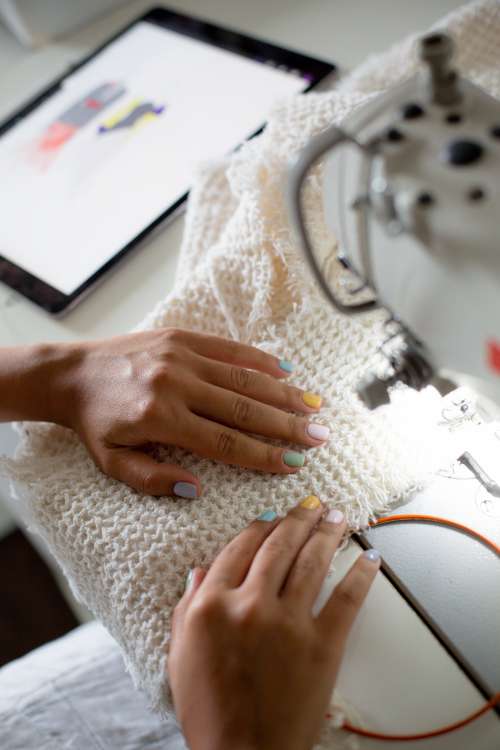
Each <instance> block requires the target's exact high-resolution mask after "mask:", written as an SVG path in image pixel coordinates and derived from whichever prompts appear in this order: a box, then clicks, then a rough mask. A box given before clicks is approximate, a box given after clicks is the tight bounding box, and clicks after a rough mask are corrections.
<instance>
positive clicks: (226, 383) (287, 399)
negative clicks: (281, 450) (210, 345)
mask: <svg viewBox="0 0 500 750" xmlns="http://www.w3.org/2000/svg"><path fill="white" fill-rule="evenodd" d="M195 362H196V367H197V372H198V374H199V375H200V377H202V378H203V380H205V381H206V382H208V383H212V385H217V386H219V388H225V389H226V390H228V391H234V392H235V393H241V395H242V396H248V398H253V399H256V400H257V401H261V402H262V403H263V404H270V405H271V406H276V407H277V408H279V409H286V410H287V411H298V412H304V413H306V414H313V413H314V412H317V411H318V409H319V407H320V405H321V399H320V400H319V402H318V400H317V399H316V401H314V402H312V401H311V396H312V395H314V394H311V393H310V392H309V391H304V390H302V389H301V388H296V387H295V386H291V385H288V384H287V383H283V382H281V381H279V380H276V378H274V377H270V376H269V375H266V374H264V373H262V372H255V371H254V370H248V369H245V368H243V367H239V366H237V365H227V364H223V363H222V362H216V361H215V360H213V359H208V358H206V357H198V356H197V359H196V360H195ZM311 403H314V404H315V405H314V406H311Z"/></svg>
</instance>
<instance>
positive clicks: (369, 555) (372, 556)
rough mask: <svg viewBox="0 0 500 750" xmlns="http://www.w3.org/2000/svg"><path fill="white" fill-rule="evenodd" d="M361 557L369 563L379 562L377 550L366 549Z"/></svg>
mask: <svg viewBox="0 0 500 750" xmlns="http://www.w3.org/2000/svg"><path fill="white" fill-rule="evenodd" d="M363 557H364V558H366V559H367V560H369V561H370V562H378V560H380V552H379V551H378V549H366V550H365V551H364V552H363Z"/></svg>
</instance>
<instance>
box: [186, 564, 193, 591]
mask: <svg viewBox="0 0 500 750" xmlns="http://www.w3.org/2000/svg"><path fill="white" fill-rule="evenodd" d="M193 578H194V570H193V568H191V570H190V571H189V573H188V574H187V578H186V585H185V587H184V591H189V589H190V588H191V585H192V583H193Z"/></svg>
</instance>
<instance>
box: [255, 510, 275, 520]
mask: <svg viewBox="0 0 500 750" xmlns="http://www.w3.org/2000/svg"><path fill="white" fill-rule="evenodd" d="M275 518H277V513H275V512H274V510H265V511H264V512H263V513H261V514H260V516H259V517H258V518H257V521H274V519H275Z"/></svg>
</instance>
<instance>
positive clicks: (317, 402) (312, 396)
mask: <svg viewBox="0 0 500 750" xmlns="http://www.w3.org/2000/svg"><path fill="white" fill-rule="evenodd" d="M302 401H303V402H304V403H305V405H306V406H310V407H311V408H312V409H319V407H320V406H321V396H318V394H317V393H311V391H306V392H305V393H303V394H302Z"/></svg>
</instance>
